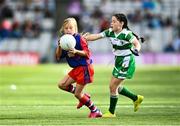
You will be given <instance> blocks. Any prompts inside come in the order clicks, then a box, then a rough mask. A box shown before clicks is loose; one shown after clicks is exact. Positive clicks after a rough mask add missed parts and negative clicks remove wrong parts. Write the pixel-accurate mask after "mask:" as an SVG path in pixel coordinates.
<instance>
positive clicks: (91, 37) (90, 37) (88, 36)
mask: <svg viewBox="0 0 180 126" xmlns="http://www.w3.org/2000/svg"><path fill="white" fill-rule="evenodd" d="M83 37H84V38H85V39H86V41H94V40H98V39H101V38H103V37H102V35H101V34H84V35H83Z"/></svg>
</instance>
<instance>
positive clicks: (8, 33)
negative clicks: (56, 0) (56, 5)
mask: <svg viewBox="0 0 180 126" xmlns="http://www.w3.org/2000/svg"><path fill="white" fill-rule="evenodd" d="M12 2H13V1H10V0H0V41H1V40H3V39H5V38H22V37H27V38H37V37H38V36H39V35H40V33H41V32H42V30H43V27H42V25H41V22H42V20H43V19H44V18H52V17H53V14H52V11H53V7H51V6H49V2H48V0H41V1H39V2H38V1H37V2H34V1H33V0H29V1H26V0H25V1H18V2H15V3H12ZM11 3H12V4H11Z"/></svg>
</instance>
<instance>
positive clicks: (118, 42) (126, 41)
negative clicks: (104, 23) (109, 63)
mask: <svg viewBox="0 0 180 126" xmlns="http://www.w3.org/2000/svg"><path fill="white" fill-rule="evenodd" d="M100 34H101V36H102V37H108V38H109V39H110V42H111V44H112V47H113V50H112V52H113V54H114V55H115V56H126V55H130V54H132V52H131V51H130V48H132V45H133V44H132V42H133V40H134V39H135V36H134V35H133V33H132V31H130V30H127V29H125V28H124V29H123V30H122V31H121V32H120V33H118V34H116V33H114V31H112V29H111V28H109V29H107V30H105V31H103V32H101V33H100Z"/></svg>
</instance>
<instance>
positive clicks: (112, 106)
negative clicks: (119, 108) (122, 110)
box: [109, 95, 118, 114]
mask: <svg viewBox="0 0 180 126" xmlns="http://www.w3.org/2000/svg"><path fill="white" fill-rule="evenodd" d="M117 101H118V96H117V95H114V96H113V95H111V97H110V106H109V112H111V113H112V114H114V112H115V109H116V104H117Z"/></svg>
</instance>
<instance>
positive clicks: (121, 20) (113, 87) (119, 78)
mask: <svg viewBox="0 0 180 126" xmlns="http://www.w3.org/2000/svg"><path fill="white" fill-rule="evenodd" d="M103 37H108V38H109V39H110V42H111V44H112V47H113V50H112V51H113V54H114V55H115V65H114V69H113V72H112V78H111V81H110V84H109V89H110V106H109V110H108V112H107V113H105V114H103V117H116V115H115V109H116V104H117V101H118V94H121V95H124V96H126V97H128V98H130V99H132V101H133V103H134V111H135V112H136V111H137V110H138V108H139V105H140V104H141V102H142V101H143V98H144V97H143V96H141V95H136V94H134V93H132V92H130V91H129V90H128V89H127V88H125V87H123V85H122V83H123V81H124V80H125V79H131V78H132V77H133V74H134V72H135V59H134V56H133V54H134V55H136V56H138V55H139V51H140V49H141V45H140V43H139V41H138V40H139V39H141V40H143V38H138V36H137V35H135V34H134V33H133V32H132V31H130V30H129V28H128V21H127V18H126V16H125V15H124V14H114V15H113V16H112V21H111V28H109V29H107V30H105V31H103V32H102V33H99V34H85V35H84V38H85V39H86V40H87V41H93V40H97V39H100V38H103ZM133 47H134V48H133Z"/></svg>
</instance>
